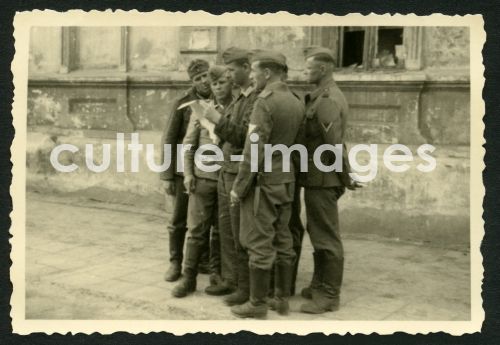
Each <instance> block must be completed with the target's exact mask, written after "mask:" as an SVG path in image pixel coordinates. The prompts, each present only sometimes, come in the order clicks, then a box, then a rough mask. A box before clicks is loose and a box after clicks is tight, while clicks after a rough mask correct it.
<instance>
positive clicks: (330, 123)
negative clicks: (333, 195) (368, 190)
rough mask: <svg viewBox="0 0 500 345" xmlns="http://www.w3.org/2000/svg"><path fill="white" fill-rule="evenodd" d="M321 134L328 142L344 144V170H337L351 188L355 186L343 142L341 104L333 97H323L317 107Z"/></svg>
mask: <svg viewBox="0 0 500 345" xmlns="http://www.w3.org/2000/svg"><path fill="white" fill-rule="evenodd" d="M317 116H318V121H319V124H320V127H321V134H322V136H323V139H324V140H325V143H326V144H331V145H336V144H342V171H339V172H337V174H338V176H339V178H340V180H341V181H342V183H343V184H344V186H346V187H347V188H349V189H352V188H354V181H353V180H352V179H351V177H350V176H349V173H350V172H351V167H350V165H349V158H348V152H347V147H346V145H345V144H344V142H343V138H344V132H343V131H344V128H345V124H344V123H342V116H341V108H340V105H339V104H338V103H337V102H335V101H334V100H333V99H331V98H323V99H322V100H321V102H320V104H319V105H318V108H317Z"/></svg>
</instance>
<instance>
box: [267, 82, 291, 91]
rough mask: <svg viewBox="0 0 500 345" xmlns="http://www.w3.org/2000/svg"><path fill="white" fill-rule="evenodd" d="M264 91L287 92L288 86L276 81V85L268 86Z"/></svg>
mask: <svg viewBox="0 0 500 345" xmlns="http://www.w3.org/2000/svg"><path fill="white" fill-rule="evenodd" d="M264 90H268V91H274V90H278V91H286V90H288V85H286V83H284V82H282V81H275V82H274V83H271V84H267V85H266V86H265V87H264Z"/></svg>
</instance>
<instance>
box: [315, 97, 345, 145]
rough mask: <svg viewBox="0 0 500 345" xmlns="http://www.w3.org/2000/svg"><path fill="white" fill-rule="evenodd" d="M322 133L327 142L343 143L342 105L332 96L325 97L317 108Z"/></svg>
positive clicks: (331, 143) (333, 143)
mask: <svg viewBox="0 0 500 345" xmlns="http://www.w3.org/2000/svg"><path fill="white" fill-rule="evenodd" d="M316 116H317V119H318V122H319V125H320V127H321V135H322V136H323V140H324V142H325V143H326V144H330V145H335V144H342V137H343V135H342V117H341V109H340V106H339V105H338V104H337V103H336V102H335V101H334V100H333V99H331V98H329V97H323V98H322V99H321V101H320V102H319V104H318V107H317V108H316Z"/></svg>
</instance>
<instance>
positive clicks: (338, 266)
mask: <svg viewBox="0 0 500 345" xmlns="http://www.w3.org/2000/svg"><path fill="white" fill-rule="evenodd" d="M318 254H319V258H320V263H319V264H320V265H321V267H322V274H321V285H320V286H319V288H317V289H316V288H314V289H313V290H312V300H311V301H310V302H307V303H304V304H303V305H301V307H300V311H301V312H303V313H308V314H322V313H326V312H328V311H337V310H338V309H339V306H340V288H341V286H342V278H343V273H344V258H339V257H336V256H335V255H333V254H332V253H330V252H328V251H326V250H322V251H321V252H319V253H318Z"/></svg>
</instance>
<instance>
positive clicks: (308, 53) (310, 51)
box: [304, 47, 335, 62]
mask: <svg viewBox="0 0 500 345" xmlns="http://www.w3.org/2000/svg"><path fill="white" fill-rule="evenodd" d="M304 56H305V58H306V59H309V58H310V57H313V56H315V57H316V56H317V57H319V58H323V59H326V60H331V61H332V62H335V56H334V55H333V52H332V51H331V50H330V49H328V48H325V47H307V48H305V49H304Z"/></svg>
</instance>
